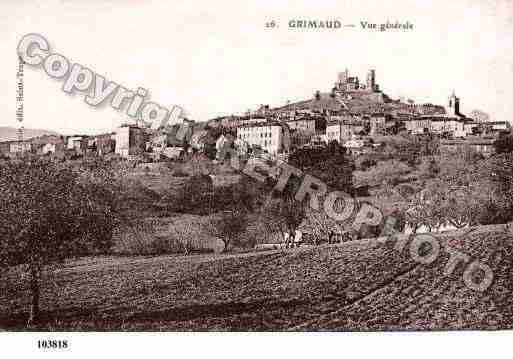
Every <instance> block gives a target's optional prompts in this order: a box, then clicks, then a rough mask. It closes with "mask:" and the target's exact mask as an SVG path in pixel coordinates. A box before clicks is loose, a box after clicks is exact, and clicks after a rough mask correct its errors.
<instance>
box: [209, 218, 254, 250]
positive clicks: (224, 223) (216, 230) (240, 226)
mask: <svg viewBox="0 0 513 359" xmlns="http://www.w3.org/2000/svg"><path fill="white" fill-rule="evenodd" d="M247 225H248V220H247V215H246V212H245V211H243V210H240V209H233V210H229V211H223V212H221V213H220V214H218V215H215V216H212V217H211V218H210V221H209V227H208V228H209V230H210V233H211V234H213V235H214V236H215V237H217V238H219V239H221V240H222V241H223V243H224V247H225V249H227V248H228V246H229V245H231V244H233V243H234V242H235V241H236V240H237V239H238V238H240V236H241V235H242V233H244V231H245V230H246V227H247Z"/></svg>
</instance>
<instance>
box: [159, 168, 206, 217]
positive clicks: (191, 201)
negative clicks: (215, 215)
mask: <svg viewBox="0 0 513 359" xmlns="http://www.w3.org/2000/svg"><path fill="white" fill-rule="evenodd" d="M175 191H176V189H175V188H172V189H171V191H170V193H168V194H166V195H164V198H163V202H165V203H168V204H169V206H170V209H175V210H178V211H180V212H185V213H201V214H207V213H211V212H212V209H213V206H214V205H215V203H214V197H213V196H214V184H213V182H212V177H211V176H209V175H203V174H197V175H194V176H191V177H189V178H188V179H187V180H186V181H185V183H184V185H183V186H181V187H180V188H179V189H178V192H177V193H176V192H175Z"/></svg>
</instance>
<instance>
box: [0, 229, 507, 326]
mask: <svg viewBox="0 0 513 359" xmlns="http://www.w3.org/2000/svg"><path fill="white" fill-rule="evenodd" d="M440 242H441V243H442V245H443V246H450V247H451V248H454V249H458V250H459V251H461V252H463V253H465V254H467V255H469V256H470V257H471V258H473V259H479V260H480V261H482V262H483V263H487V264H488V265H489V266H490V267H491V268H492V269H493V272H494V281H493V284H492V285H491V287H490V288H489V289H488V290H487V291H485V292H484V293H480V292H476V291H472V290H470V289H468V288H467V287H466V286H465V285H464V284H463V280H462V272H463V268H459V267H458V268H457V269H456V270H455V272H454V273H453V274H452V275H451V276H446V275H444V273H443V272H444V269H445V266H446V264H447V261H448V255H447V254H446V252H445V251H441V255H440V257H439V258H438V259H437V260H436V261H435V262H434V263H432V264H431V265H422V264H418V263H415V262H413V261H412V260H411V259H410V257H409V255H408V250H407V249H406V250H404V251H403V253H401V254H400V253H399V252H398V251H397V250H396V249H395V248H394V245H395V244H396V243H395V241H393V240H384V239H382V240H380V239H368V240H361V241H354V242H348V243H344V244H340V245H331V246H328V245H325V246H320V247H304V248H300V249H293V250H285V251H282V250H275V251H269V252H260V253H246V254H226V255H222V256H214V255H201V256H189V257H175V256H160V257H139V258H128V257H120V258H113V257H95V258H84V259H81V260H78V261H74V262H69V263H67V264H66V265H65V266H64V267H63V268H60V269H58V270H56V271H55V272H54V273H53V274H52V275H49V276H47V278H46V279H45V280H44V283H45V286H44V291H43V293H42V295H43V298H42V302H41V305H42V308H43V311H44V317H45V320H46V324H45V326H44V327H45V329H49V330H68V329H69V330H80V329H96V330H385V329H395V330H412V329H418V330H440V329H478V328H479V329H498V328H501V329H506V328H513V297H512V296H511V294H512V291H513V283H512V281H511V278H512V274H513V273H512V269H513V257H512V253H513V239H512V237H511V234H510V233H507V232H506V228H505V226H488V227H479V228H474V229H473V230H472V231H471V232H469V231H468V230H466V232H465V231H460V232H452V233H450V234H447V235H444V236H442V237H441V238H440ZM3 277H4V278H5V280H2V281H1V282H0V293H2V296H1V298H0V327H1V328H4V329H15V328H23V325H24V323H25V321H26V318H27V305H28V300H29V299H28V298H29V297H28V286H27V283H26V281H24V280H21V278H20V273H18V272H16V271H11V272H9V273H7V274H5V275H3Z"/></svg>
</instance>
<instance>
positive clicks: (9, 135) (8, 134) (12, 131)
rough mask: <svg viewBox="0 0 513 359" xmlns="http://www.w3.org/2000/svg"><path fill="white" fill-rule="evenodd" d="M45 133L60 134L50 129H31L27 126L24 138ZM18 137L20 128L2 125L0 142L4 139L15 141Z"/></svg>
mask: <svg viewBox="0 0 513 359" xmlns="http://www.w3.org/2000/svg"><path fill="white" fill-rule="evenodd" d="M43 135H58V133H57V132H54V131H49V130H40V129H33V128H32V129H31V128H25V130H24V135H23V138H24V139H29V138H33V137H39V136H43ZM17 139H18V130H17V129H16V128H15V127H5V126H4V127H0V142H3V141H15V140H17Z"/></svg>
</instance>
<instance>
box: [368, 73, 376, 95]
mask: <svg viewBox="0 0 513 359" xmlns="http://www.w3.org/2000/svg"><path fill="white" fill-rule="evenodd" d="M367 90H369V91H375V90H376V70H374V69H371V70H369V72H367Z"/></svg>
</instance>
